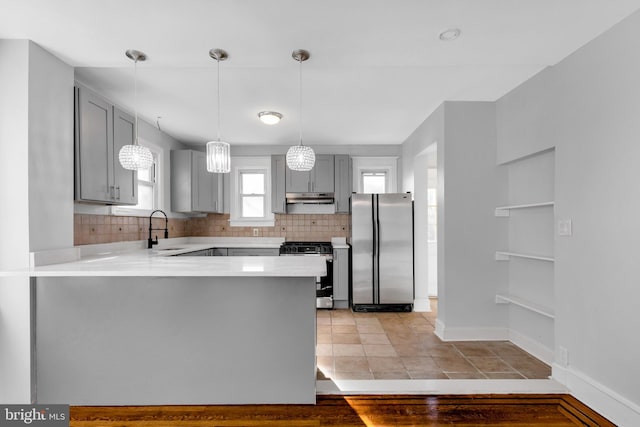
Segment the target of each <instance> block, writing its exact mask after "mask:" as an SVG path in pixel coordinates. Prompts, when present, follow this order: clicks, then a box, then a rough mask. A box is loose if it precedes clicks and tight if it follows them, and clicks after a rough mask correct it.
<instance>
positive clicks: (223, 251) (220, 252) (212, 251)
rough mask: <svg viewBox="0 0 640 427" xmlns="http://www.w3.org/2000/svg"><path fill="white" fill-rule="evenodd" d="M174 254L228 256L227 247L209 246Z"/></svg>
mask: <svg viewBox="0 0 640 427" xmlns="http://www.w3.org/2000/svg"><path fill="white" fill-rule="evenodd" d="M173 256H227V248H209V249H200V250H198V251H193V252H186V253H183V254H177V255H173Z"/></svg>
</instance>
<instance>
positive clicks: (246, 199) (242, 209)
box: [229, 156, 275, 227]
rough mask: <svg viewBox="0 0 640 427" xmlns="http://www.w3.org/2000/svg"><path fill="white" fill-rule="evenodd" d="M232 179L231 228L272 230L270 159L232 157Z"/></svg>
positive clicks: (230, 196)
mask: <svg viewBox="0 0 640 427" xmlns="http://www.w3.org/2000/svg"><path fill="white" fill-rule="evenodd" d="M229 178H230V179H231V182H230V186H229V187H230V194H229V202H230V203H229V205H230V206H229V210H230V214H231V215H230V225H231V226H232V227H247V226H249V227H250V226H257V227H273V226H274V225H275V217H274V215H273V213H272V212H271V157H253V156H247V157H244V156H242V157H233V158H232V159H231V174H230V177H229Z"/></svg>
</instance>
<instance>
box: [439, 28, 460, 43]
mask: <svg viewBox="0 0 640 427" xmlns="http://www.w3.org/2000/svg"><path fill="white" fill-rule="evenodd" d="M460 33H461V31H460V28H449V29H448V30H445V31H443V32H441V33H440V35H439V36H438V37H439V38H440V40H442V41H443V42H451V41H454V40H455V39H457V38H458V37H460Z"/></svg>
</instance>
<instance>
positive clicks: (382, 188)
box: [362, 171, 387, 193]
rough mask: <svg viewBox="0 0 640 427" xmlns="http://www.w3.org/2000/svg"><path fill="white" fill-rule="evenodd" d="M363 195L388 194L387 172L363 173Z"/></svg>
mask: <svg viewBox="0 0 640 427" xmlns="http://www.w3.org/2000/svg"><path fill="white" fill-rule="evenodd" d="M362 192H363V193H386V192H387V172H386V171H385V172H362Z"/></svg>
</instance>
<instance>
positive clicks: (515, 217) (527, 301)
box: [495, 150, 555, 354]
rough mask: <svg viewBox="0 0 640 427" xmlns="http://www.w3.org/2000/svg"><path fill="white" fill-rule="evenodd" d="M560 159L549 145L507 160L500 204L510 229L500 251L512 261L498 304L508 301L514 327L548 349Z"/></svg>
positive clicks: (502, 217) (503, 220) (500, 215)
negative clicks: (504, 195)
mask: <svg viewBox="0 0 640 427" xmlns="http://www.w3.org/2000/svg"><path fill="white" fill-rule="evenodd" d="M554 163H555V151H554V150H547V151H543V152H540V153H537V154H534V155H531V156H527V157H524V158H521V159H519V160H515V161H512V162H509V163H507V164H505V165H502V167H504V168H507V176H508V200H507V201H506V203H505V204H504V205H503V206H498V207H496V208H495V216H496V217H497V218H496V220H497V221H500V222H501V224H502V225H501V226H503V227H505V228H506V229H507V232H508V233H507V234H508V245H507V248H498V250H497V251H496V253H495V259H496V261H501V262H502V261H508V265H507V269H508V279H507V283H506V284H502V285H501V286H500V289H499V290H498V292H497V293H496V304H500V305H502V304H505V305H508V310H509V329H510V330H511V331H513V332H515V333H516V334H517V335H518V336H520V337H525V338H524V341H525V342H527V343H529V344H531V343H534V344H533V347H534V348H543V349H544V350H545V351H544V352H545V353H546V354H552V353H553V348H554V326H553V320H554V317H555V313H554V261H555V258H554V255H553V254H554V235H553V232H554V208H555V202H554V167H555V165H554ZM516 344H518V343H517V342H516ZM525 350H531V349H528V348H525Z"/></svg>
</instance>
